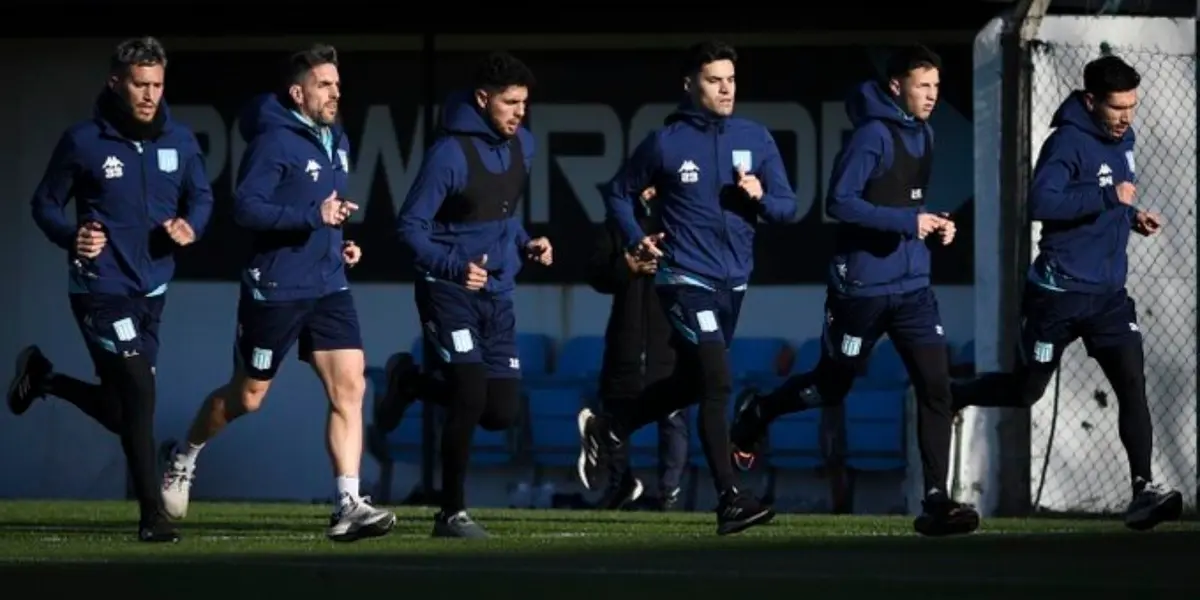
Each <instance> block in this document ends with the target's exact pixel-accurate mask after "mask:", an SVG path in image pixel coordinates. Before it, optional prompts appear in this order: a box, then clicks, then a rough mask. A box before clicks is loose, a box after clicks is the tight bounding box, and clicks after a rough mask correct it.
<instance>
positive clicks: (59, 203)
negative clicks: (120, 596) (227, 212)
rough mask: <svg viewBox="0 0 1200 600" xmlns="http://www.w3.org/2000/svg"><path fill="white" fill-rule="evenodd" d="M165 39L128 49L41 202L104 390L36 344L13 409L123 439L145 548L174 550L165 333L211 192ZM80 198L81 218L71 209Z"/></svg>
mask: <svg viewBox="0 0 1200 600" xmlns="http://www.w3.org/2000/svg"><path fill="white" fill-rule="evenodd" d="M166 68H167V53H166V51H165V50H164V49H163V47H162V44H160V43H159V42H158V40H156V39H154V38H151V37H145V38H138V39H130V40H126V41H124V42H121V43H120V44H119V45H118V46H117V49H116V52H114V53H113V56H112V59H111V60H110V62H109V74H108V81H107V85H106V86H105V87H104V89H103V90H101V92H100V96H99V98H97V100H96V108H95V114H94V116H93V117H92V118H91V119H88V120H86V121H82V122H80V123H77V124H75V125H74V126H72V127H71V128H70V129H68V130H67V131H66V133H64V134H63V135H62V137H61V138H60V139H59V141H58V146H57V147H56V148H55V149H54V154H53V156H51V158H50V164H49V166H48V167H47V168H46V172H45V175H43V176H42V181H41V184H40V185H38V188H37V191H36V192H34V196H33V219H34V221H35V222H37V225H38V227H40V228H41V230H42V232H43V233H45V234H46V237H47V238H49V239H50V241H51V242H54V243H55V244H57V245H58V246H59V247H60V248H62V249H63V250H66V251H67V260H68V265H69V267H68V269H69V279H68V291H69V293H70V301H71V311H72V312H73V313H74V316H75V320H76V322H77V323H78V325H79V329H80V331H81V332H82V333H83V337H84V343H85V344H86V345H87V349H88V354H90V355H91V358H92V363H93V364H94V365H95V370H96V375H97V377H98V378H99V380H100V383H99V384H93V383H87V382H84V381H80V380H78V379H75V378H74V377H71V376H68V375H64V374H62V373H55V372H54V367H53V365H52V364H51V363H50V361H49V360H48V359H47V358H46V357H45V356H44V355H43V354H42V353H41V351H40V350H39V349H38V347H37V346H30V347H28V348H25V349H24V350H23V351H22V352H21V353H20V355H19V357H18V358H17V369H16V376H15V378H14V379H13V382H12V383H11V384H10V385H9V388H8V407H9V409H11V410H12V412H13V414H16V415H20V414H22V413H24V412H25V411H26V410H28V409H29V407H30V404H32V403H33V401H34V400H36V399H38V398H40V397H42V396H45V395H51V396H57V397H59V398H62V399H63V400H66V401H68V402H70V403H71V404H74V405H75V406H77V407H79V409H80V410H82V411H83V412H84V413H86V414H87V415H88V416H90V417H92V418H93V419H95V420H96V421H97V422H98V423H100V424H101V425H103V426H104V427H105V428H106V429H108V430H109V431H111V432H113V433H115V434H117V435H118V436H120V438H121V448H122V449H123V450H124V451H125V460H126V461H127V462H128V465H129V474H130V477H131V479H132V482H133V491H134V494H135V496H136V497H137V501H138V509H139V512H140V515H141V517H140V522H139V528H138V539H140V540H141V541H143V542H175V541H178V540H179V535H178V534H177V533H176V532H175V531H174V529H172V528H171V526H170V522H169V521H168V520H167V518H166V516H165V515H164V513H163V508H162V503H161V500H160V498H159V495H158V478H157V466H156V465H155V449H154V404H155V385H154V384H155V382H154V370H155V363H156V361H157V359H158V348H159V339H158V327H159V321H160V318H161V316H162V311H163V305H164V304H165V302H166V291H167V283H168V282H169V281H170V280H171V277H172V275H173V274H174V270H175V259H174V253H175V251H176V249H177V248H179V247H181V246H187V245H189V244H191V243H192V242H194V241H196V239H197V238H199V237H200V235H201V233H203V231H204V227H205V225H206V224H207V223H208V217H209V215H210V214H211V212H212V201H213V199H212V191H211V190H210V189H209V184H208V176H207V174H206V173H205V171H204V155H203V154H202V153H201V151H200V145H199V144H198V143H197V142H196V137H195V136H194V135H193V134H192V132H191V130H189V129H188V128H187V127H186V126H185V125H183V124H182V123H179V122H176V121H173V120H172V119H171V114H170V112H169V111H168V110H167V104H166V102H165V101H164V100H163V81H164V77H165V74H166ZM72 198H74V199H75V221H74V223H72V222H71V221H70V220H68V219H67V216H66V211H65V207H66V205H67V203H68V202H70V201H71V199H72Z"/></svg>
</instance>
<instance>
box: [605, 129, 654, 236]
mask: <svg viewBox="0 0 1200 600" xmlns="http://www.w3.org/2000/svg"><path fill="white" fill-rule="evenodd" d="M661 162H662V154H661V153H660V152H659V142H658V132H653V133H651V134H650V135H648V136H646V139H645V140H643V141H642V143H641V144H639V145H638V147H637V149H636V150H634V151H633V156H631V157H629V160H627V161H626V162H625V164H624V166H622V167H621V170H620V171H618V172H617V175H616V177H613V179H612V180H611V181H609V182H608V185H607V186H606V188H605V190H604V208H605V211H606V213H607V215H606V216H607V218H608V219H611V220H612V221H614V222H615V223H616V224H617V227H618V228H619V229H620V231H621V236H622V238H623V239H622V240H621V241H622V247H630V246H633V245H635V244H637V243H638V242H640V241H642V238H644V237H646V233H645V232H644V231H642V228H641V226H639V225H638V222H637V216H636V215H637V213H636V212H635V211H636V207H637V204H636V203H637V202H639V201H640V200H639V199H640V198H641V196H642V192H643V191H644V190H645V189H646V188H648V187H650V186H651V185H652V183H653V181H654V175H655V174H656V173H658V171H659V169H660V166H661Z"/></svg>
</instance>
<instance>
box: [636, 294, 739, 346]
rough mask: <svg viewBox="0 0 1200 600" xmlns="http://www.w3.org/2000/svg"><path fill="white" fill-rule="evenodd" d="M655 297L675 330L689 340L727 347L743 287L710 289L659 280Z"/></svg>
mask: <svg viewBox="0 0 1200 600" xmlns="http://www.w3.org/2000/svg"><path fill="white" fill-rule="evenodd" d="M655 290H656V291H657V292H658V301H659V303H660V304H661V305H662V307H663V310H664V311H666V313H667V319H668V320H669V321H670V322H671V326H672V327H673V328H674V329H675V332H676V333H677V334H678V336H679V337H680V338H682V339H683V340H685V341H687V342H690V343H691V344H701V343H708V342H720V343H722V344H724V345H725V347H726V348H728V347H729V344H730V342H732V341H733V333H734V331H736V330H737V323H738V316H739V315H741V312H742V299H743V298H744V297H745V296H746V290H745V288H737V289H732V290H730V289H725V290H719V289H718V290H713V289H709V288H706V287H700V286H697V285H688V284H659V285H658V286H656V287H655Z"/></svg>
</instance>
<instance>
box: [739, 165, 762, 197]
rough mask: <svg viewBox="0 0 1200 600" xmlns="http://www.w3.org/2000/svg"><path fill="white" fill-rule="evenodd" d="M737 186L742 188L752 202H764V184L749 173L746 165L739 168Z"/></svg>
mask: <svg viewBox="0 0 1200 600" xmlns="http://www.w3.org/2000/svg"><path fill="white" fill-rule="evenodd" d="M737 185H738V187H740V188H742V191H743V192H746V195H747V196H750V199H751V200H762V197H763V189H762V182H761V181H759V180H758V177H756V176H755V175H754V174H753V173H747V172H746V167H745V166H744V165H739V166H738V170H737Z"/></svg>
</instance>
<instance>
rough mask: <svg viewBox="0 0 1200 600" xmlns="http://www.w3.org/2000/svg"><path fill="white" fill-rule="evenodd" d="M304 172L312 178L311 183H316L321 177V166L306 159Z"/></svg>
mask: <svg viewBox="0 0 1200 600" xmlns="http://www.w3.org/2000/svg"><path fill="white" fill-rule="evenodd" d="M304 172H305V173H308V175H309V176H311V177H312V180H313V181H316V180H317V179H318V178H320V177H321V165H320V164H319V163H317V161H315V160H313V159H311V158H310V159H308V164H307V165H305V166H304Z"/></svg>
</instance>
